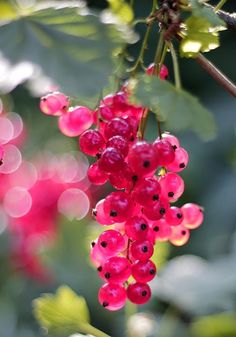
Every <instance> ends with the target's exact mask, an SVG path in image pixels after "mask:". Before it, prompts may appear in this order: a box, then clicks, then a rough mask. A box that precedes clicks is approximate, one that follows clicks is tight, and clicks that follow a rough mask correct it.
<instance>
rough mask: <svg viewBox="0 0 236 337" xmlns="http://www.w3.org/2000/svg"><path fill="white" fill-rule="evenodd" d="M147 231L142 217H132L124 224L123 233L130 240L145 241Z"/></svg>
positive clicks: (145, 222)
mask: <svg viewBox="0 0 236 337" xmlns="http://www.w3.org/2000/svg"><path fill="white" fill-rule="evenodd" d="M148 231H149V226H148V222H147V220H146V219H145V218H144V217H142V216H133V217H132V218H130V219H128V220H127V221H126V223H125V233H126V235H127V236H128V237H129V238H130V239H132V240H145V239H146V238H147V236H148Z"/></svg>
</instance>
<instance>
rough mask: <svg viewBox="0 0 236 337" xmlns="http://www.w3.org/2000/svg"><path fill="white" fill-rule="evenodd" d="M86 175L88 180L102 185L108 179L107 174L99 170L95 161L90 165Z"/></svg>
mask: <svg viewBox="0 0 236 337" xmlns="http://www.w3.org/2000/svg"><path fill="white" fill-rule="evenodd" d="M87 175H88V178H89V181H90V182H91V183H92V184H94V185H103V184H105V183H106V182H107V180H108V174H107V173H105V172H104V171H101V170H100V168H99V167H98V164H97V163H94V164H92V165H90V167H89V169H88V172H87Z"/></svg>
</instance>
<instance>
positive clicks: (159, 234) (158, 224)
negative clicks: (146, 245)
mask: <svg viewBox="0 0 236 337" xmlns="http://www.w3.org/2000/svg"><path fill="white" fill-rule="evenodd" d="M150 228H151V229H152V232H153V234H154V237H155V240H157V241H160V242H164V241H168V240H169V238H170V235H171V233H172V231H171V227H170V225H169V224H168V223H167V222H166V220H165V219H160V220H157V221H154V222H152V223H151V224H150Z"/></svg>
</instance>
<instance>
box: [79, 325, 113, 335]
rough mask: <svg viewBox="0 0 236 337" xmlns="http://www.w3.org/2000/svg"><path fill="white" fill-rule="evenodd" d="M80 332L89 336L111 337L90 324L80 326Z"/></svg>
mask: <svg viewBox="0 0 236 337" xmlns="http://www.w3.org/2000/svg"><path fill="white" fill-rule="evenodd" d="M79 331H80V332H82V333H85V334H89V335H92V336H95V337H110V336H109V335H107V334H106V333H105V332H103V331H101V330H99V329H97V328H95V327H94V326H92V325H90V324H89V323H85V324H80V326H79Z"/></svg>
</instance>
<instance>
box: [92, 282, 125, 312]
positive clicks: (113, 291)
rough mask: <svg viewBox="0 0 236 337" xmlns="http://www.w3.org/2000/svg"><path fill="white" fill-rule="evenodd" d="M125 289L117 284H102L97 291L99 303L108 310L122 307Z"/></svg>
mask: <svg viewBox="0 0 236 337" xmlns="http://www.w3.org/2000/svg"><path fill="white" fill-rule="evenodd" d="M126 297H127V296H126V290H125V288H124V287H123V286H121V285H119V284H110V283H106V284H104V285H103V286H102V287H101V288H100V290H99V292H98V300H99V302H100V304H101V305H102V306H103V307H104V308H106V309H107V310H110V311H116V310H119V309H121V308H123V307H124V305H125V302H126Z"/></svg>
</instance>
